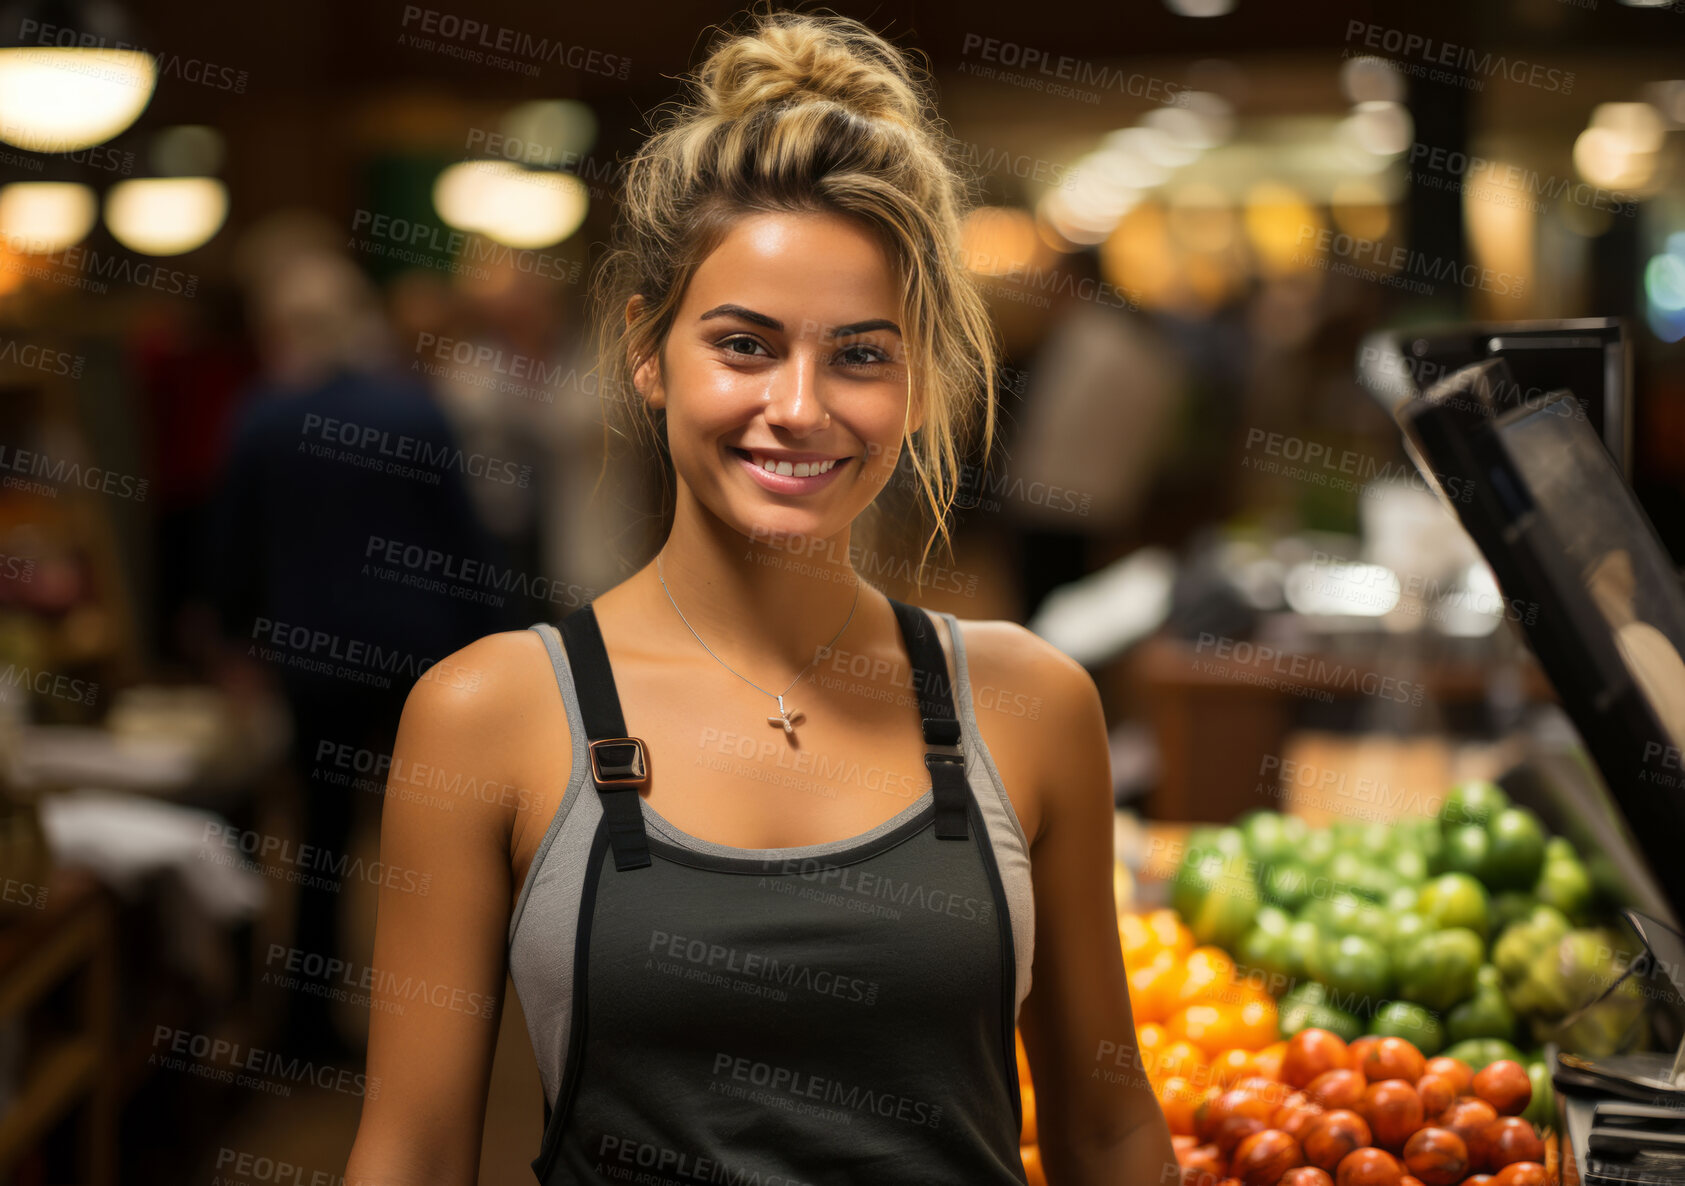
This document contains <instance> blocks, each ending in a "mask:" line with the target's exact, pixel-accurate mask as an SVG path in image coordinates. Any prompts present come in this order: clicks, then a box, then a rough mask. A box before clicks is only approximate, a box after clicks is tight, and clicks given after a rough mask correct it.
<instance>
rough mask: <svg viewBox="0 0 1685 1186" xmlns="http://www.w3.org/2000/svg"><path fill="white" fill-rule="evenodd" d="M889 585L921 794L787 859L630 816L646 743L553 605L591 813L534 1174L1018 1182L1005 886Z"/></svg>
mask: <svg viewBox="0 0 1685 1186" xmlns="http://www.w3.org/2000/svg"><path fill="white" fill-rule="evenodd" d="M890 604H891V605H892V606H893V607H894V610H895V616H896V620H897V622H898V623H899V624H900V627H901V635H902V639H903V641H904V642H905V644H906V648H907V653H908V657H909V659H910V660H911V665H912V671H913V687H914V689H915V691H916V692H917V695H918V701H919V712H920V716H921V718H922V724H923V731H924V740H925V743H926V746H927V749H928V752H927V753H926V755H925V767H926V769H927V770H928V771H929V774H930V780H931V799H932V801H931V802H930V803H929V804H928V805H927V807H926V808H925V810H923V811H922V812H920V813H918V814H917V815H914V816H912V817H910V818H909V819H908V820H907V821H906V822H905V823H904V824H902V825H901V826H899V827H897V828H895V829H894V830H893V831H891V832H887V833H883V834H881V835H878V836H876V837H875V838H872V839H869V840H866V841H864V842H862V843H861V844H859V845H856V846H850V847H846V848H843V849H841V850H838V851H833V852H829V853H827V854H825V855H824V856H823V857H818V858H806V859H789V860H786V859H765V858H760V857H748V856H744V857H735V856H720V855H715V854H713V853H702V852H694V851H691V850H688V849H683V848H678V847H676V846H673V845H670V844H668V843H667V842H665V841H664V840H662V839H661V838H659V837H654V836H650V835H649V834H647V833H646V832H645V830H644V826H643V815H642V812H641V809H640V807H639V803H638V788H639V787H641V786H643V785H644V784H645V783H646V782H647V777H648V770H649V758H650V755H648V754H647V752H646V751H645V750H644V747H643V743H642V742H641V741H639V740H638V739H635V738H628V737H627V736H626V735H625V734H626V725H625V719H624V717H623V716H622V715H621V709H620V700H619V697H618V695H617V693H616V692H615V686H614V675H613V672H612V671H611V669H610V666H609V661H608V654H607V651H606V650H605V649H604V647H603V641H602V635H601V634H600V632H599V630H598V627H597V622H596V617H595V614H594V612H593V610H592V607H591V606H590V605H586V606H583V607H581V608H580V609H578V610H576V611H575V612H573V613H571V614H569V615H568V616H567V617H565V618H563V619H562V620H561V622H560V623H559V628H560V630H561V632H562V636H563V639H564V641H565V643H566V650H567V656H568V662H569V664H570V666H571V668H572V672H573V679H574V682H575V684H576V686H577V688H578V691H579V704H580V710H581V716H582V718H583V720H584V723H585V730H586V734H587V735H588V737H589V739H590V754H591V766H592V768H591V771H590V773H591V782H592V784H593V785H594V786H595V788H596V793H597V794H598V795H600V796H601V799H602V806H603V812H602V818H601V821H600V823H599V825H598V828H597V832H596V835H595V838H594V840H593V842H592V845H591V850H590V857H589V860H588V863H587V867H586V870H585V882H584V891H583V895H582V898H581V905H580V911H579V929H578V934H577V936H576V939H575V943H574V972H573V984H574V990H575V994H576V997H575V1004H574V1010H573V1014H572V1022H571V1025H572V1030H571V1033H570V1036H569V1041H568V1047H567V1049H568V1056H567V1062H566V1067H565V1070H564V1072H563V1076H562V1081H561V1085H560V1088H559V1091H558V1093H557V1096H556V1105H555V1107H554V1108H551V1107H550V1106H548V1105H546V1107H545V1116H544V1141H543V1145H542V1148H541V1149H540V1152H539V1155H538V1157H537V1158H535V1159H534V1161H533V1163H532V1168H533V1171H534V1172H535V1173H536V1174H537V1176H538V1179H539V1181H540V1182H542V1183H545V1184H546V1186H559V1184H563V1183H566V1184H568V1186H576V1184H580V1183H649V1184H652V1186H679V1184H685V1186H691V1184H698V1183H710V1184H711V1183H724V1184H730V1186H1006V1184H1016V1186H1024V1183H1025V1182H1026V1177H1025V1172H1024V1166H1023V1162H1022V1160H1021V1159H1020V1157H1019V1153H1018V1148H1019V1133H1020V1128H1021V1125H1022V1122H1023V1117H1022V1115H1021V1110H1020V1100H1019V1085H1018V1063H1017V1054H1016V1049H1015V1043H1014V1039H1013V1014H1014V1008H1013V1005H1014V970H1015V966H1016V961H1015V958H1014V953H1013V950H1012V942H1013V940H1012V928H1011V925H1010V921H1009V916H1008V912H1007V902H1006V896H1005V891H1004V889H1003V888H1002V884H1001V879H1000V875H999V872H998V870H997V869H996V866H995V859H994V851H993V849H992V847H991V845H990V843H989V839H988V833H987V829H986V827H985V825H984V821H983V817H982V815H981V813H980V811H979V809H978V806H977V803H976V801H975V799H974V798H973V796H972V794H971V789H970V785H969V784H968V782H967V780H966V778H965V775H964V769H965V767H964V762H965V756H964V753H963V752H962V748H961V735H960V725H959V721H958V719H957V718H956V716H955V713H954V702H953V693H952V687H951V683H950V681H949V679H948V674H947V664H946V662H945V661H944V659H943V655H942V647H941V643H940V642H939V641H938V638H937V634H936V628H935V625H934V623H933V621H932V619H931V618H930V616H929V615H928V614H927V613H926V612H925V611H923V610H921V609H917V608H915V607H913V606H911V605H907V604H905V603H903V602H900V601H896V600H894V599H893V598H891V599H890ZM675 764H677V763H675ZM669 777H670V776H669ZM888 901H893V902H894V903H895V907H894V908H893V909H891V908H888V907H887V906H886V905H885V903H886V902H888Z"/></svg>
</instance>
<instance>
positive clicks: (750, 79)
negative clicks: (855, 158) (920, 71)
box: [697, 13, 923, 127]
mask: <svg viewBox="0 0 1685 1186" xmlns="http://www.w3.org/2000/svg"><path fill="white" fill-rule="evenodd" d="M697 81H698V85H699V89H700V93H701V96H702V99H703V102H704V103H705V104H706V107H707V110H708V112H709V113H710V114H711V115H714V116H716V117H718V118H720V119H741V118H743V117H744V116H746V115H749V114H750V113H751V112H753V111H754V109H755V108H757V107H767V106H771V105H773V104H776V103H788V102H799V101H803V100H820V101H828V102H832V103H837V104H840V105H841V106H843V107H846V108H848V109H849V110H850V111H852V112H854V113H855V114H857V115H860V116H862V117H864V118H867V119H887V120H893V121H895V122H897V123H900V124H902V125H904V126H906V127H914V126H916V125H917V124H918V123H919V119H920V116H921V114H922V111H921V108H922V106H923V103H922V99H923V96H922V95H921V94H920V91H919V85H918V83H917V82H916V81H915V79H914V77H913V75H912V73H911V71H910V70H909V68H908V66H907V61H906V59H905V58H903V57H902V56H901V54H900V53H898V52H897V51H896V50H895V49H894V48H893V47H892V46H890V45H889V44H888V43H887V42H885V41H884V40H883V39H882V38H881V37H879V36H878V35H877V34H875V33H873V32H871V31H870V30H868V29H866V28H865V27H864V26H859V27H854V28H851V27H849V25H846V24H841V23H838V24H825V23H822V22H820V21H818V20H817V19H816V18H811V17H809V18H801V17H797V16H795V14H792V13H782V14H778V15H776V16H772V17H769V18H768V19H767V20H766V21H764V22H763V23H762V24H761V26H760V27H759V29H757V30H756V35H755V36H752V37H736V38H733V39H731V40H729V41H726V42H725V43H724V44H723V45H721V46H719V48H718V49H716V50H715V51H714V53H713V54H712V55H711V56H710V57H709V58H708V59H707V61H705V62H704V63H703V65H702V68H701V69H700V70H699V71H698V72H697Z"/></svg>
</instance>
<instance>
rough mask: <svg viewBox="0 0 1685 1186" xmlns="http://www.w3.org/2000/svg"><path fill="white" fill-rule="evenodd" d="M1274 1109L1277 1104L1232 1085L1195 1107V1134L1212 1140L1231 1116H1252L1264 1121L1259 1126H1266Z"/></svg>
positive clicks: (1200, 1137) (1202, 1138)
mask: <svg viewBox="0 0 1685 1186" xmlns="http://www.w3.org/2000/svg"><path fill="white" fill-rule="evenodd" d="M1274 1111H1275V1106H1274V1105H1273V1104H1271V1103H1270V1102H1269V1101H1268V1100H1266V1099H1263V1098H1262V1097H1260V1096H1257V1095H1254V1094H1252V1093H1251V1092H1249V1091H1243V1090H1241V1089H1240V1088H1238V1087H1231V1088H1229V1089H1228V1090H1227V1091H1225V1092H1223V1093H1222V1094H1221V1095H1216V1096H1213V1097H1211V1098H1210V1099H1207V1100H1205V1101H1203V1102H1202V1103H1200V1105H1199V1106H1198V1107H1196V1108H1195V1109H1194V1134H1195V1135H1196V1136H1198V1137H1199V1139H1200V1140H1202V1141H1209V1140H1212V1139H1214V1138H1215V1137H1216V1135H1217V1130H1218V1129H1219V1128H1220V1127H1221V1126H1222V1124H1223V1122H1224V1121H1225V1120H1228V1119H1229V1118H1230V1117H1231V1116H1250V1117H1252V1118H1253V1119H1255V1120H1259V1121H1262V1123H1261V1124H1259V1125H1258V1127H1259V1128H1264V1127H1267V1126H1268V1124H1269V1121H1270V1115H1271V1114H1272V1113H1273V1112H1274ZM1242 1135H1243V1136H1244V1135H1245V1134H1242ZM1237 1139H1238V1138H1237Z"/></svg>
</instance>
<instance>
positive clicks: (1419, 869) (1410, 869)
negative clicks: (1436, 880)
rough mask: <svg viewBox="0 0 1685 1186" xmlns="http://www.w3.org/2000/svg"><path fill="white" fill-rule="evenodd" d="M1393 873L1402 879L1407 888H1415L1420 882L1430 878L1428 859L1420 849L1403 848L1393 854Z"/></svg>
mask: <svg viewBox="0 0 1685 1186" xmlns="http://www.w3.org/2000/svg"><path fill="white" fill-rule="evenodd" d="M1391 860H1392V871H1393V872H1394V873H1396V874H1398V876H1399V877H1401V878H1402V879H1403V880H1404V882H1405V884H1406V885H1407V886H1413V885H1415V884H1416V883H1417V882H1419V881H1426V880H1427V876H1428V858H1427V857H1426V856H1424V855H1423V853H1422V850H1421V849H1419V848H1401V849H1399V850H1398V851H1397V852H1395V853H1393V854H1392V857H1391Z"/></svg>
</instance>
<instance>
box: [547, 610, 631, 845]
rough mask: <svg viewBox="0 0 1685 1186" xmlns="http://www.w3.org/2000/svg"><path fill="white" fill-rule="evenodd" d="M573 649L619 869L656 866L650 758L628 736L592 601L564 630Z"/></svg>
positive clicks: (594, 769) (596, 779)
mask: <svg viewBox="0 0 1685 1186" xmlns="http://www.w3.org/2000/svg"><path fill="white" fill-rule="evenodd" d="M558 629H559V630H560V631H561V633H562V639H563V641H564V642H565V643H566V644H567V657H568V665H569V666H570V668H571V669H572V671H573V683H574V687H575V688H576V689H577V691H578V696H579V715H580V717H581V718H582V719H583V720H584V722H585V736H586V737H588V738H589V739H590V748H589V753H590V755H591V781H592V782H593V783H594V784H595V785H596V788H597V795H598V797H599V798H600V799H601V800H602V804H603V815H604V817H605V818H606V819H607V821H608V835H609V843H610V844H611V845H612V846H613V848H614V867H615V868H616V869H621V870H624V869H642V868H644V867H645V866H647V865H648V864H649V863H650V858H649V837H648V836H647V835H646V834H645V832H644V814H643V806H642V804H640V803H639V801H638V798H639V796H638V790H639V788H641V787H643V786H644V785H646V784H647V783H648V782H649V755H648V753H647V752H646V751H645V749H644V743H643V740H642V739H641V738H637V737H628V736H626V718H625V716H624V715H622V713H621V711H620V695H619V693H618V692H616V691H615V687H614V670H613V669H612V668H611V667H610V666H609V661H608V650H607V648H605V647H604V646H603V635H602V631H601V629H599V627H598V625H597V615H596V613H595V612H594V611H593V610H592V608H591V605H590V603H589V602H587V603H586V604H585V605H582V606H580V607H579V608H578V609H576V610H574V611H573V612H572V613H571V614H568V615H567V616H566V617H564V618H563V619H562V620H561V622H560V623H559V625H558Z"/></svg>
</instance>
